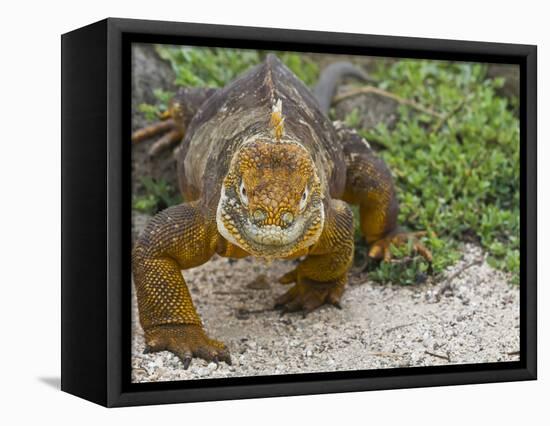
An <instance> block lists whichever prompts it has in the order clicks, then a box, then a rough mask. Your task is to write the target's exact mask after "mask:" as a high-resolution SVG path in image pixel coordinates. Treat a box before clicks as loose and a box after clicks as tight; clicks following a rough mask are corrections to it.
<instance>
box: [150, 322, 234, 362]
mask: <svg viewBox="0 0 550 426" xmlns="http://www.w3.org/2000/svg"><path fill="white" fill-rule="evenodd" d="M145 338H146V341H147V347H146V350H148V353H149V352H158V351H163V350H167V351H170V352H172V353H174V354H175V355H177V356H178V357H179V358H180V360H181V361H182V363H183V369H184V370H187V369H188V368H189V366H190V365H191V361H192V359H193V357H197V358H202V359H204V360H206V361H212V362H215V363H216V364H219V362H220V361H225V363H226V364H227V365H231V356H230V354H229V351H228V350H227V348H226V346H225V345H224V344H223V343H222V342H220V341H218V340H214V339H211V338H209V337H208V336H207V335H206V333H205V332H204V330H203V329H202V327H201V326H200V325H194V324H182V325H163V326H157V327H153V328H151V329H149V330H147V331H146V333H145Z"/></svg>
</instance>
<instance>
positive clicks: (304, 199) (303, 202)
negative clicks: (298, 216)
mask: <svg viewBox="0 0 550 426" xmlns="http://www.w3.org/2000/svg"><path fill="white" fill-rule="evenodd" d="M308 195H309V191H308V189H307V187H306V189H304V192H302V198H301V199H300V210H303V209H304V208H305V206H306V203H307V197H308Z"/></svg>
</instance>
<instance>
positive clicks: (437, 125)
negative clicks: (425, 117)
mask: <svg viewBox="0 0 550 426" xmlns="http://www.w3.org/2000/svg"><path fill="white" fill-rule="evenodd" d="M465 103H466V98H464V99H462V100H461V101H460V102H459V103H458V105H457V106H456V107H454V108H453V109H452V110H451V111H449V112H448V113H446V114H444V115H443V116H442V117H441V118H440V119H439V120H438V121H437V123H435V126H434V127H433V129H432V131H431V132H430V133H432V134H435V133H437V132H439V131H440V130H441V128H442V127H443V125H444V124H445V123H446V122H447V121H448V120H449V118H451V117H452V116H453V115H455V114H456V113H457V112H458V111H460V110H461V109H462V107H463V106H464V104H465Z"/></svg>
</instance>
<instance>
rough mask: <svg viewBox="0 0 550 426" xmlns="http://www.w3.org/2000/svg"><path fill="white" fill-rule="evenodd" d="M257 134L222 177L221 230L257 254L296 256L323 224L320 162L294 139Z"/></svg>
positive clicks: (260, 255)
mask: <svg viewBox="0 0 550 426" xmlns="http://www.w3.org/2000/svg"><path fill="white" fill-rule="evenodd" d="M280 136H281V135H280ZM252 139H253V140H251V141H249V142H246V143H244V144H243V145H242V146H241V147H240V149H239V150H238V151H237V152H236V153H235V154H234V156H233V158H232V161H231V165H230V169H229V172H228V174H227V175H226V177H225V179H224V181H223V184H222V190H221V197H220V201H219V204H218V210H217V217H216V219H217V225H218V230H219V231H220V233H221V234H222V235H223V236H224V237H225V238H226V239H227V240H228V241H230V242H231V243H233V244H236V245H238V246H239V247H241V248H243V249H244V250H246V251H247V252H249V253H251V254H252V255H254V256H259V257H266V258H272V257H286V256H291V255H292V254H294V253H296V252H298V251H300V250H302V249H304V248H305V247H308V246H310V245H312V244H313V243H315V242H316V241H317V240H318V238H319V236H320V234H321V231H322V229H323V224H324V217H325V215H324V207H323V193H322V190H321V184H320V180H319V177H318V176H317V172H316V167H315V163H314V162H313V160H312V158H311V156H310V154H309V153H308V152H307V150H306V149H305V148H304V147H303V146H302V145H300V144H299V143H298V142H296V141H293V140H291V139H285V138H282V137H281V138H278V140H275V141H274V140H273V138H271V137H269V135H264V136H257V137H255V138H252Z"/></svg>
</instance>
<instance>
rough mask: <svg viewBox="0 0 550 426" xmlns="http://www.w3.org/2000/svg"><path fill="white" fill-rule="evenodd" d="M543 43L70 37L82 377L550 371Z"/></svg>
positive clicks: (280, 381)
mask: <svg viewBox="0 0 550 426" xmlns="http://www.w3.org/2000/svg"><path fill="white" fill-rule="evenodd" d="M536 55H537V53H536V46H527V45H516V44H499V43H484V42H470V41H454V40H435V39H420V38H403V37H389V36H373V35H362V34H344V33H328V32H311V31H297V30H282V29H271V28H248V27H232V26H220V25H203V24H190V23H176V22H156V21H141V20H128V19H111V18H109V19H106V20H103V21H100V22H97V23H95V24H92V25H89V26H87V27H84V28H80V29H78V30H75V31H72V32H70V33H67V34H64V35H63V36H62V377H61V380H62V382H61V383H62V390H64V391H66V392H69V393H71V394H74V395H77V396H80V397H83V398H85V399H88V400H91V401H94V402H96V403H99V404H102V405H105V406H128V405H141V404H159V403H174V402H190V401H205V400H219V399H237V398H255V397H269V396H282V395H303V394H314V393H329V392H349V391H364V390H376V389H392V388H413V387H420V386H442V385H457V384H469V383H487V382H502V381H514V380H532V379H535V378H536V333H537V332H536V307H537V305H536V291H537V289H536V283H537V280H536V115H537V110H536V69H537V65H536V57H537V56H536Z"/></svg>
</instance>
